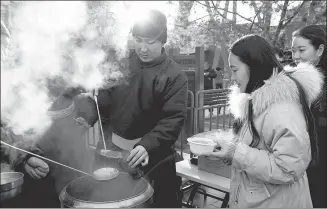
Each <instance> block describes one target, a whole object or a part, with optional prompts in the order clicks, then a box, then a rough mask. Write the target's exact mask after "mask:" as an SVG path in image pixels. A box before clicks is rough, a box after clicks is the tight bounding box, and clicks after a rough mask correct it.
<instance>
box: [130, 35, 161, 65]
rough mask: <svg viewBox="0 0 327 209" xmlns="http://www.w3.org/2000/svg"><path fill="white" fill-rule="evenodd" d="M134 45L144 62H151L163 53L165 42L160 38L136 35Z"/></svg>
mask: <svg viewBox="0 0 327 209" xmlns="http://www.w3.org/2000/svg"><path fill="white" fill-rule="evenodd" d="M134 47H135V52H136V54H137V55H138V56H139V57H140V59H141V60H142V61H143V62H151V61H152V60H154V59H155V58H157V57H159V56H160V55H161V49H162V47H163V43H162V42H161V41H158V40H154V39H150V38H145V37H140V36H135V37H134Z"/></svg>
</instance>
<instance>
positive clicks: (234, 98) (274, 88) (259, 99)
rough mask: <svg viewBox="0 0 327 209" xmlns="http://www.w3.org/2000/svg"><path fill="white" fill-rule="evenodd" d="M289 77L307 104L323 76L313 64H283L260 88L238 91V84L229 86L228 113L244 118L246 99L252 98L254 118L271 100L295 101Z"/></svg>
mask: <svg viewBox="0 0 327 209" xmlns="http://www.w3.org/2000/svg"><path fill="white" fill-rule="evenodd" d="M287 74H288V75H287ZM289 76H291V77H292V78H294V79H295V80H297V81H298V82H299V83H300V84H301V86H302V88H303V90H304V92H305V94H306V97H307V101H309V103H310V104H311V103H312V102H313V101H315V100H316V99H317V97H318V96H319V94H320V92H321V90H322V86H323V75H322V74H321V73H320V72H319V70H318V69H316V68H315V67H314V66H313V65H311V64H309V63H301V64H299V65H298V66H297V67H290V66H286V67H285V68H284V71H282V72H280V73H273V75H272V76H271V77H270V78H269V79H268V80H266V81H265V84H264V85H263V86H262V87H260V88H259V89H257V90H255V91H254V92H252V93H251V94H246V93H240V90H239V88H238V87H235V86H234V87H232V88H231V90H232V92H231V94H230V96H229V105H230V110H231V113H232V114H233V115H234V117H235V118H239V119H245V118H246V117H247V112H248V103H249V100H250V99H252V104H253V116H254V117H257V116H259V115H260V114H261V113H262V112H264V111H265V110H266V109H267V108H268V107H270V106H271V105H273V104H275V103H281V102H283V101H297V102H299V101H300V100H299V91H298V89H297V86H296V84H295V83H294V81H292V80H291V78H290V77H289Z"/></svg>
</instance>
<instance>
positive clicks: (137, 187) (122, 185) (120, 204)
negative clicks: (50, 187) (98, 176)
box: [59, 172, 154, 208]
mask: <svg viewBox="0 0 327 209" xmlns="http://www.w3.org/2000/svg"><path fill="white" fill-rule="evenodd" d="M153 192H154V191H153V188H152V186H151V185H150V183H149V182H148V181H147V180H146V179H144V178H140V179H137V180H135V179H133V178H132V177H131V176H130V175H129V174H127V173H123V172H121V173H120V174H119V175H118V177H116V178H114V179H112V180H109V181H96V180H94V179H93V178H92V177H89V176H84V177H81V178H78V179H75V180H73V181H71V182H70V183H69V184H68V185H67V186H66V187H65V188H64V189H63V190H62V191H61V193H60V195H59V199H60V202H61V207H63V208H132V207H133V208H146V207H151V204H152V196H153Z"/></svg>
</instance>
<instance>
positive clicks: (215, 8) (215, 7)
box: [195, 0, 263, 29]
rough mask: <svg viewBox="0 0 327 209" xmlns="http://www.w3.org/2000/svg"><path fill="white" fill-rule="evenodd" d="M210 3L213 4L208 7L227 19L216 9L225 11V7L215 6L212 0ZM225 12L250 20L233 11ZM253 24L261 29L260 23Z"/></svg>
mask: <svg viewBox="0 0 327 209" xmlns="http://www.w3.org/2000/svg"><path fill="white" fill-rule="evenodd" d="M195 2H196V3H198V4H201V5H202V6H206V5H204V4H202V3H201V2H199V1H195ZM211 3H212V5H213V6H210V8H213V9H214V10H215V11H216V13H218V14H219V15H220V16H221V17H223V18H224V19H226V20H228V19H227V18H225V17H224V15H223V14H221V13H220V12H219V11H218V10H223V11H225V9H223V8H220V7H217V6H216V5H215V4H214V2H213V1H212V0H211ZM227 13H231V14H236V15H237V16H239V17H241V18H242V19H244V20H247V21H249V22H252V20H251V19H249V18H246V17H244V16H243V15H240V14H239V13H237V12H236V13H235V12H231V11H227ZM255 25H256V26H257V27H259V28H261V29H263V28H262V27H261V26H260V25H258V24H255Z"/></svg>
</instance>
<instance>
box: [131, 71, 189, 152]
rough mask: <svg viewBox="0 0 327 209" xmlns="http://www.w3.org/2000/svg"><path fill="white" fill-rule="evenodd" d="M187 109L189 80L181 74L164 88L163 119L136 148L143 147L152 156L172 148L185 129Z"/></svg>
mask: <svg viewBox="0 0 327 209" xmlns="http://www.w3.org/2000/svg"><path fill="white" fill-rule="evenodd" d="M186 108H187V78H186V76H185V75H184V74H182V73H180V74H179V75H177V76H176V77H175V78H170V79H168V81H167V82H166V85H164V87H163V106H162V110H161V111H162V117H161V119H160V120H159V121H158V123H157V124H156V126H155V127H154V128H153V129H152V130H151V131H150V132H149V133H147V134H146V135H145V136H143V138H142V139H141V141H140V142H139V143H137V144H136V145H135V146H134V147H136V146H138V145H141V146H143V147H144V148H145V149H146V150H147V152H148V153H149V154H150V153H151V152H152V151H153V150H155V149H157V148H163V147H171V146H172V145H173V144H174V143H175V141H176V140H177V139H178V136H179V134H180V132H181V130H182V128H183V125H184V120H185V117H186V110H187V109H186Z"/></svg>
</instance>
